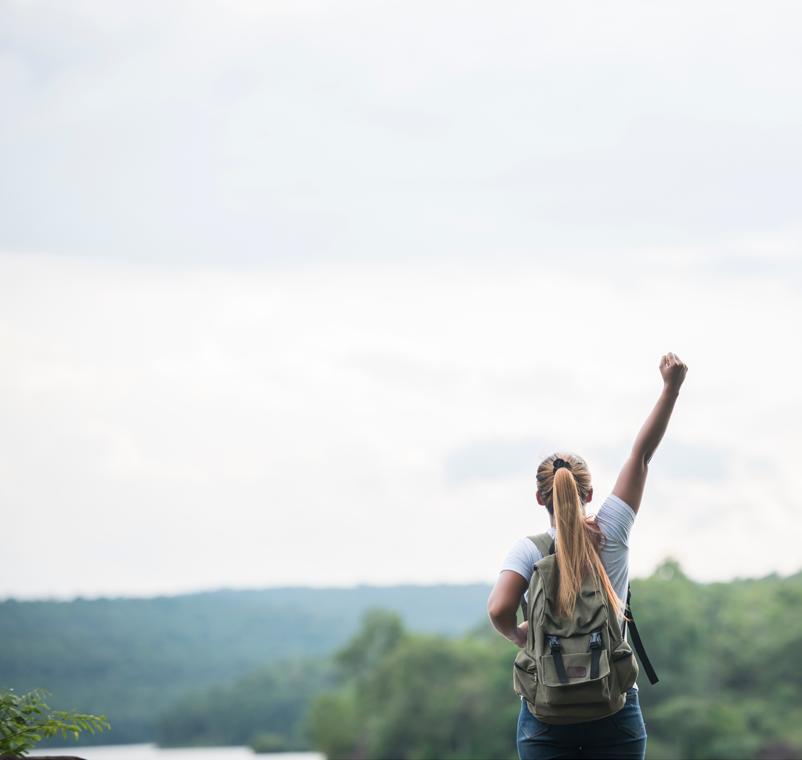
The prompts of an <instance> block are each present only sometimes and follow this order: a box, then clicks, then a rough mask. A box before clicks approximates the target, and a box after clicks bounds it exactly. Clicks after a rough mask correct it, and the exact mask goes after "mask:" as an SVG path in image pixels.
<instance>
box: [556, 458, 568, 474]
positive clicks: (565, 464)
mask: <svg viewBox="0 0 802 760" xmlns="http://www.w3.org/2000/svg"><path fill="white" fill-rule="evenodd" d="M561 467H566V468H567V469H568V470H571V465H569V464H568V462H566V461H565V460H564V459H560V457H557V458H556V459H555V460H554V471H553V475H556V474H557V470H559V469H560V468H561ZM571 472H573V470H571Z"/></svg>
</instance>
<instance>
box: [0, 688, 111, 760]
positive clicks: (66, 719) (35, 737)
mask: <svg viewBox="0 0 802 760" xmlns="http://www.w3.org/2000/svg"><path fill="white" fill-rule="evenodd" d="M46 696H52V694H51V693H50V692H49V691H47V690H46V689H33V690H32V691H29V692H27V693H25V694H15V693H14V690H13V689H9V690H8V691H3V692H0V754H2V755H5V756H9V757H24V756H25V754H26V753H27V752H28V750H30V749H32V748H33V747H34V746H35V745H36V744H37V742H40V741H41V740H42V739H43V738H45V737H51V736H57V735H58V734H61V736H62V737H64V738H67V735H68V734H72V737H73V738H74V739H78V736H79V734H80V733H81V731H89V733H92V734H94V733H96V732H99V731H104V730H107V729H110V728H111V724H110V723H109V721H108V718H106V716H105V715H89V714H87V713H79V712H71V711H68V710H52V709H51V708H50V706H49V705H48V704H47V703H46V702H45V697H46Z"/></svg>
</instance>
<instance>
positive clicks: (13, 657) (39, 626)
mask: <svg viewBox="0 0 802 760" xmlns="http://www.w3.org/2000/svg"><path fill="white" fill-rule="evenodd" d="M490 588H491V587H490V585H489V584H482V583H474V584H438V585H428V586H427V585H413V584H405V585H397V586H369V585H360V586H354V587H346V588H342V587H334V588H325V587H321V588H309V587H280V588H266V589H261V590H259V589H243V590H237V589H225V588H224V589H218V590H213V591H199V592H192V593H188V594H177V595H175V596H155V597H149V598H126V597H116V598H109V597H100V598H97V599H84V598H77V599H74V600H70V601H63V600H15V599H6V600H4V601H2V602H0V644H2V645H1V646H0V687H1V688H14V689H16V690H17V691H24V690H27V689H30V688H34V687H43V688H46V689H48V690H49V691H51V692H52V697H51V699H50V703H51V706H53V707H55V708H60V709H79V710H83V711H87V712H94V713H105V714H106V715H107V716H108V717H109V719H110V721H111V723H112V731H111V733H108V732H107V733H105V734H103V735H100V736H98V737H97V739H98V743H108V742H134V741H148V740H150V739H151V738H152V736H153V725H154V720H155V719H156V717H157V716H158V715H159V714H160V713H161V712H162V711H163V710H164V709H166V708H167V707H168V706H169V705H171V704H173V703H174V702H175V701H176V700H177V699H180V698H182V697H184V696H185V695H187V694H190V693H191V692H193V691H196V690H198V689H203V688H206V687H209V686H211V685H214V684H223V683H230V682H232V681H234V680H236V679H237V678H240V677H241V676H243V675H245V674H248V673H250V672H252V671H253V670H255V669H257V668H259V667H260V666H263V665H265V664H268V663H270V662H274V661H276V660H279V659H284V658H289V657H294V656H309V657H315V656H326V655H328V654H329V653H331V652H332V651H333V650H334V649H336V648H337V647H338V646H340V645H341V644H343V643H344V642H345V641H347V640H348V638H349V637H350V636H351V635H352V634H353V632H354V631H355V630H356V628H357V626H358V623H359V618H360V616H361V615H362V613H363V612H364V611H365V610H367V609H369V608H372V607H382V608H384V609H389V610H393V611H395V612H397V613H398V614H400V615H401V616H402V618H403V619H404V621H405V624H406V626H407V627H408V628H409V629H411V630H414V631H421V632H431V633H440V634H444V635H446V636H458V635H460V634H463V633H465V632H466V631H467V630H469V629H471V628H473V627H475V626H476V625H477V624H481V623H482V622H483V621H484V620H486V612H485V609H486V607H485V605H486V601H487V596H488V594H489V593H490Z"/></svg>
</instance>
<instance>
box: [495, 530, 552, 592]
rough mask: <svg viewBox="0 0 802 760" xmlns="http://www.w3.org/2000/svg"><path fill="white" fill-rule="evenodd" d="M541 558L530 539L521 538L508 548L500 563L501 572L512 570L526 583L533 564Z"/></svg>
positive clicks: (530, 574) (526, 537) (530, 575)
mask: <svg viewBox="0 0 802 760" xmlns="http://www.w3.org/2000/svg"><path fill="white" fill-rule="evenodd" d="M542 556H543V555H542V554H541V553H540V551H539V550H538V548H537V546H535V544H534V542H533V541H532V539H530V538H529V537H528V536H522V537H521V538H519V539H516V541H515V543H514V544H513V545H512V546H511V547H510V550H509V551H508V552H507V555H506V556H505V557H504V560H503V562H502V563H501V570H514V571H515V572H516V573H518V574H519V575H521V576H523V577H524V578H525V579H526V580H527V581H528V580H529V579H530V578H531V577H532V568H533V567H534V565H535V562H537V561H538V560H539V559H541V558H542Z"/></svg>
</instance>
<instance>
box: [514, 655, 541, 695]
mask: <svg viewBox="0 0 802 760" xmlns="http://www.w3.org/2000/svg"><path fill="white" fill-rule="evenodd" d="M512 687H513V689H515V693H516V694H518V695H519V696H521V697H523V698H524V699H525V700H526V701H527V702H529V703H530V704H532V705H534V704H535V695H536V693H537V662H536V661H535V658H534V655H533V654H532V653H531V652H530V651H528V650H527V649H526V648H525V647H524V648H523V649H520V650H519V651H518V654H517V655H515V661H514V662H513V668H512Z"/></svg>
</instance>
